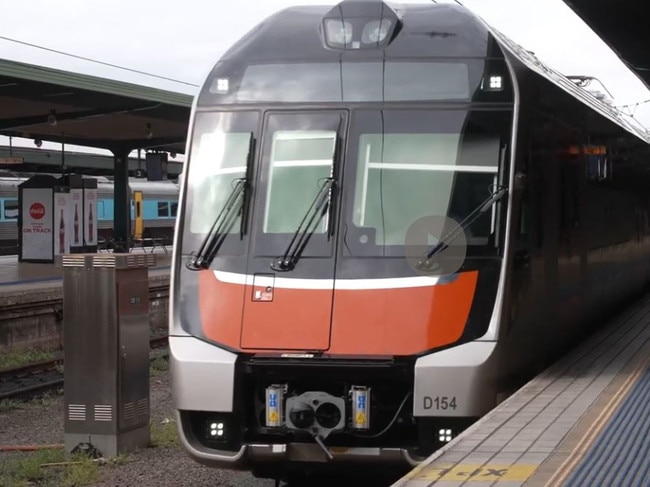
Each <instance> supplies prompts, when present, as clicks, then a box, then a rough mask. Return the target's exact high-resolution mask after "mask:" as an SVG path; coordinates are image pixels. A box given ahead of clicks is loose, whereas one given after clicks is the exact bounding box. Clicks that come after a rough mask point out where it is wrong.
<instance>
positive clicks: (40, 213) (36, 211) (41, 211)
mask: <svg viewBox="0 0 650 487" xmlns="http://www.w3.org/2000/svg"><path fill="white" fill-rule="evenodd" d="M29 216H31V217H32V218H33V219H34V220H40V219H41V218H43V217H44V216H45V207H44V206H43V204H42V203H32V206H30V207H29Z"/></svg>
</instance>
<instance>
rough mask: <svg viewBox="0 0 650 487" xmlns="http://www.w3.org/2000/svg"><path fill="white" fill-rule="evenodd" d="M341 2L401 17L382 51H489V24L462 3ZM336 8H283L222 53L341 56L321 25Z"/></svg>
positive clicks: (235, 56)
mask: <svg viewBox="0 0 650 487" xmlns="http://www.w3.org/2000/svg"><path fill="white" fill-rule="evenodd" d="M343 3H347V4H350V5H353V4H357V3H364V4H368V3H375V4H376V5H378V6H381V5H384V6H385V7H387V8H391V9H392V10H393V11H394V12H395V14H396V15H397V16H398V18H399V22H400V29H399V32H398V33H397V35H395V37H394V39H393V40H392V41H391V42H390V43H389V44H387V45H386V46H385V48H384V49H383V50H382V56H383V55H385V56H386V57H393V56H394V57H410V58H418V57H427V58H429V57H435V56H441V57H450V56H453V57H474V56H475V57H483V56H485V55H486V50H487V42H488V30H487V27H486V25H485V24H484V23H483V21H482V20H481V19H480V18H479V17H477V16H476V15H474V14H473V13H472V12H471V11H469V10H467V9H465V8H464V7H460V6H458V5H452V4H395V5H393V4H388V3H386V4H384V3H382V2H379V1H377V2H368V1H363V2H354V1H348V2H343ZM335 8H336V7H335ZM332 9H333V8H332V6H331V5H329V6H297V7H289V8H286V9H284V10H281V11H280V12H278V13H276V14H274V15H272V16H270V17H269V18H267V19H266V20H264V21H262V22H261V23H260V24H259V25H258V26H257V27H255V28H254V29H253V30H252V31H250V32H249V33H248V34H247V35H246V36H244V37H243V38H242V39H241V40H239V42H237V43H236V44H235V45H234V46H232V48H230V49H229V50H228V51H227V52H226V53H225V54H224V55H223V56H222V58H221V61H230V60H237V61H238V62H255V61H261V60H264V61H268V60H272V59H282V60H291V59H309V60H313V61H318V60H338V59H339V58H340V56H341V51H339V50H335V49H328V48H327V46H326V45H325V44H324V41H323V34H322V28H321V25H322V21H323V18H324V17H325V16H326V15H328V13H329V12H330V11H332ZM459 41H460V42H459ZM373 51H374V52H373ZM359 53H361V54H359ZM363 54H367V55H370V56H374V57H376V56H377V53H376V50H364V49H359V50H356V52H355V53H354V55H363Z"/></svg>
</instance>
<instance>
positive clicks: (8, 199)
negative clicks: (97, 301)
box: [0, 173, 178, 255]
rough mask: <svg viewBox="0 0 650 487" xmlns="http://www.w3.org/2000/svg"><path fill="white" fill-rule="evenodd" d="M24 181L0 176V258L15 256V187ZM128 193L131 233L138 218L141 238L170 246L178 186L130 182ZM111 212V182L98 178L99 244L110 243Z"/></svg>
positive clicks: (21, 176)
mask: <svg viewBox="0 0 650 487" xmlns="http://www.w3.org/2000/svg"><path fill="white" fill-rule="evenodd" d="M28 178H29V175H25V174H16V173H4V174H0V255H9V254H16V253H17V252H18V212H19V208H18V186H19V185H20V184H21V183H23V182H24V181H26V180H27V179H28ZM129 189H130V194H131V225H132V233H133V230H134V229H135V228H136V222H137V220H139V219H140V218H141V219H142V226H141V228H143V229H144V233H145V235H147V236H152V237H157V238H162V239H163V242H164V243H165V244H166V245H170V244H171V243H172V238H173V234H174V222H175V221H176V212H177V208H178V185H177V184H176V183H174V182H172V181H159V182H154V181H146V180H142V179H135V178H132V179H130V181H129ZM136 198H137V199H140V198H141V199H142V214H136V211H135V204H134V201H135V199H136ZM113 208H114V203H113V182H112V181H110V180H109V179H107V178H103V177H98V178H97V232H98V237H99V240H100V242H101V241H110V240H111V238H112V236H113Z"/></svg>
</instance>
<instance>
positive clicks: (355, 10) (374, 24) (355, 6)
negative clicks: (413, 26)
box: [323, 0, 401, 49]
mask: <svg viewBox="0 0 650 487" xmlns="http://www.w3.org/2000/svg"><path fill="white" fill-rule="evenodd" d="M400 27H401V24H400V20H399V18H398V17H397V13H395V11H394V10H393V9H392V8H390V7H389V6H388V5H386V4H385V3H384V2H382V1H381V0H343V2H341V3H339V4H338V5H337V6H336V7H334V8H333V9H332V10H330V11H329V12H328V13H327V15H325V17H323V37H324V38H325V44H326V45H327V46H328V47H330V48H332V49H372V48H378V47H384V46H386V45H388V44H389V43H390V42H391V41H392V40H393V39H394V38H395V36H396V35H397V33H398V32H399V28H400Z"/></svg>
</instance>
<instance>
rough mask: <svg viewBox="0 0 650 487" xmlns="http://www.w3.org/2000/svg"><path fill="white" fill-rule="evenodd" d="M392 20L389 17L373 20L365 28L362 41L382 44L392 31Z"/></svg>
mask: <svg viewBox="0 0 650 487" xmlns="http://www.w3.org/2000/svg"><path fill="white" fill-rule="evenodd" d="M391 27H392V22H391V21H390V20H389V19H381V20H372V21H370V22H368V23H367V24H366V25H365V27H364V28H363V33H362V34H361V42H363V43H364V44H380V43H382V42H384V40H385V39H386V36H388V33H389V32H390V28H391Z"/></svg>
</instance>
